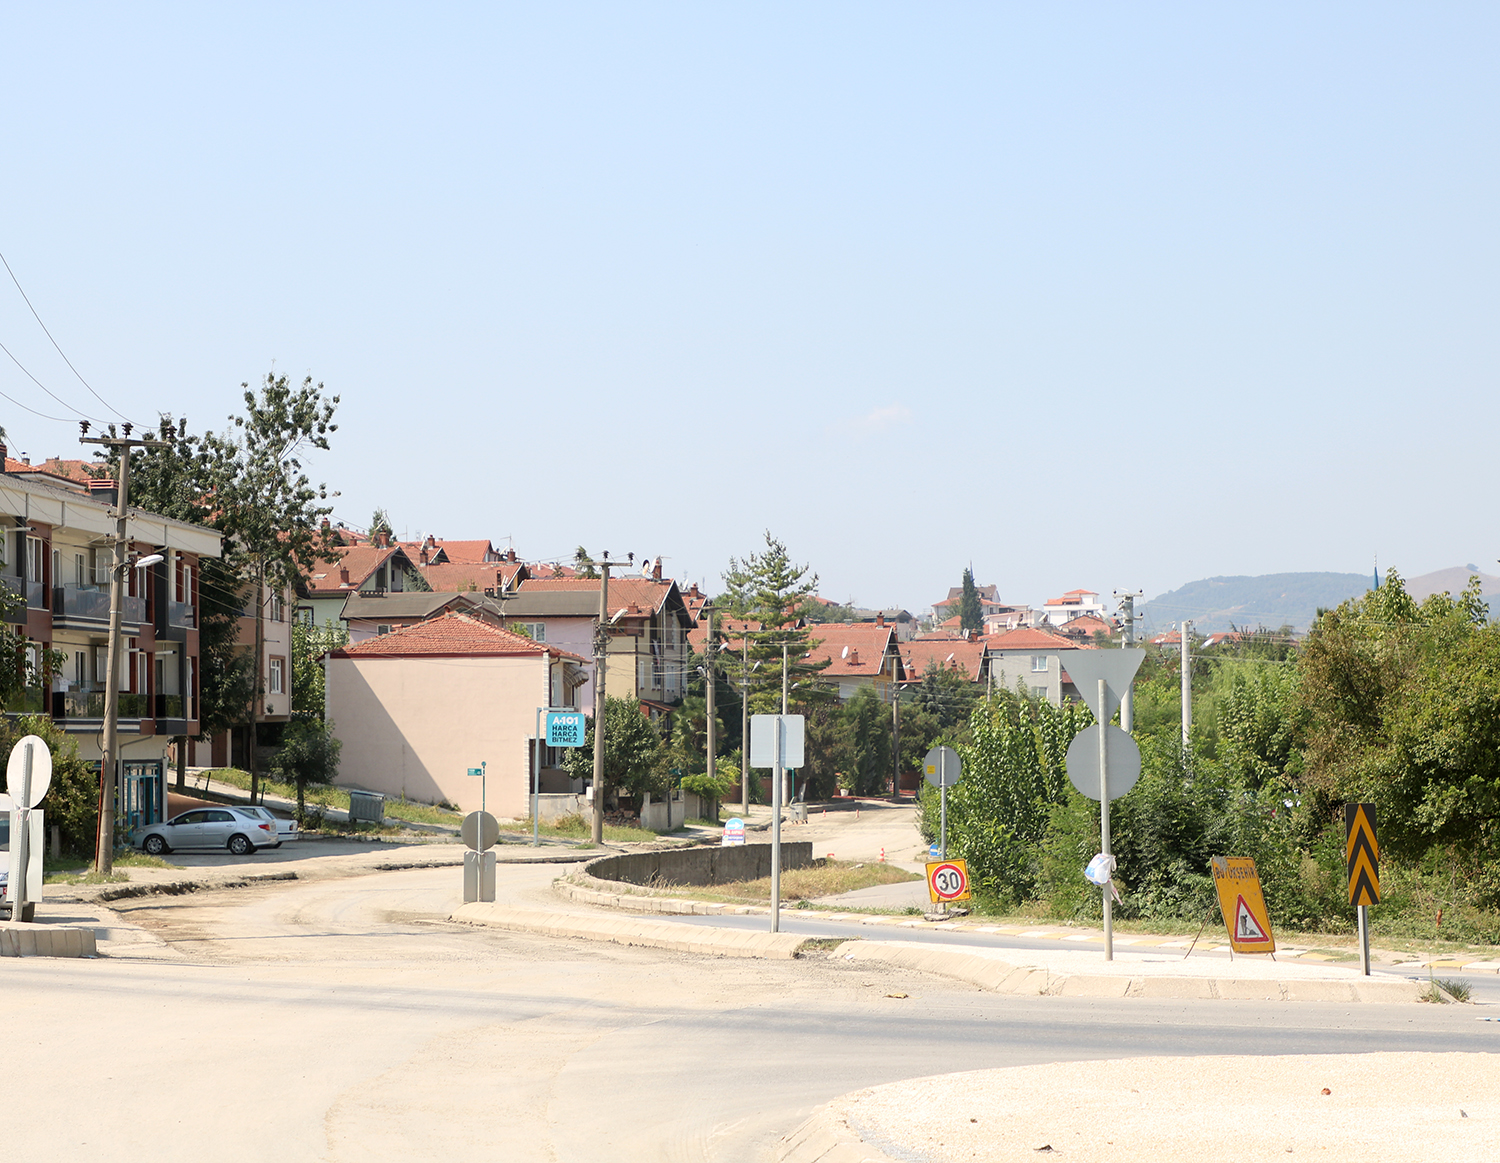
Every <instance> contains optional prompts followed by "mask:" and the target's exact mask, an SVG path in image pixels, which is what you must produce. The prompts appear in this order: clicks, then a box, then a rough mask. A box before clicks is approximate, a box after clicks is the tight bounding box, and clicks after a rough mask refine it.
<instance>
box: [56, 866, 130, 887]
mask: <svg viewBox="0 0 1500 1163" xmlns="http://www.w3.org/2000/svg"><path fill="white" fill-rule="evenodd" d="M129 879H130V873H128V872H111V873H109V874H108V875H107V876H104V875H100V874H99V873H97V872H95V871H94V870H93V869H92V868H90V869H87V870H84V871H77V872H49V873H47V874H46V875H45V876H43V877H42V883H43V884H120V883H121V882H123V881H127V880H129Z"/></svg>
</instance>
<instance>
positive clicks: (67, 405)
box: [0, 343, 103, 424]
mask: <svg viewBox="0 0 1500 1163" xmlns="http://www.w3.org/2000/svg"><path fill="white" fill-rule="evenodd" d="M0 351H3V352H5V354H6V355H8V356H10V362H11V363H13V364H15V365H16V366H17V367H18V368H20V369H21V371H22V372H23V373H25V375H26V378H27V379H29V380H30V381H31V382H32V383H34V384H35V385H36V386H37V387H39V388H41V389H42V391H44V392H46V393H47V395H49V396H51V397H52V398H53V399H54V400H56V401H57V402H58V403H59V404H61V405H62V406H63V407H64V408H67V409H70V410H71V411H74V412H78V409H77V408H74V407H73V405H72V404H70V403H68V402H67V401H66V400H64V399H63V398H62V397H61V396H59V395H58V394H57V393H56V392H54V391H53V390H52V389H51V388H49V387H48V386H47V385H46V384H44V383H42V381H41V380H39V379H37V378H36V376H34V375H32V374H31V371H30V369H28V368H27V366H26V365H25V364H24V363H22V362H21V361H20V360H18V359H17V358H16V356H15V353H14V352H12V351H11V349H10V348H8V347H6V346H5V344H3V343H0ZM5 398H6V399H7V400H10V402H11V403H12V404H15V405H17V406H19V407H22V408H26V410H27V411H28V412H31V413H32V414H34V415H37V416H41V417H42V419H43V420H59V421H61V422H62V423H64V424H71V423H72V420H71V418H66V417H62V416H48V415H46V414H44V413H42V412H38V411H37V410H36V409H35V408H27V407H26V405H25V404H22V403H21V401H19V400H15V399H12V398H11V397H10V396H6V397H5ZM78 414H79V415H80V416H83V417H84V418H85V419H88V420H94V421H96V422H98V423H101V424H102V423H103V421H102V420H99V417H97V416H90V415H89V414H88V413H87V412H78Z"/></svg>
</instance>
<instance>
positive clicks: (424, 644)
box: [332, 610, 584, 662]
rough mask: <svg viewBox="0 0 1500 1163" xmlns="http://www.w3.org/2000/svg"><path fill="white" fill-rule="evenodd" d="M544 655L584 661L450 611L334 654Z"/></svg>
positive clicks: (410, 655) (378, 656)
mask: <svg viewBox="0 0 1500 1163" xmlns="http://www.w3.org/2000/svg"><path fill="white" fill-rule="evenodd" d="M542 655H551V656H552V657H553V658H567V659H571V660H573V661H575V662H582V661H584V660H583V659H582V658H579V657H578V655H576V654H569V653H568V652H567V651H564V650H558V649H557V648H556V647H549V646H547V645H545V644H544V643H540V642H533V641H532V640H531V639H530V638H527V637H525V636H524V635H521V634H513V633H511V632H510V631H509V630H502V629H501V628H500V627H499V626H495V625H493V624H491V623H489V622H482V621H480V620H479V619H478V618H471V617H469V616H468V615H466V614H459V613H455V612H453V611H451V610H450V611H449V612H447V613H445V614H443V615H441V616H439V617H436V618H428V619H427V620H426V621H423V622H415V623H413V624H412V625H410V626H403V627H402V628H401V629H399V630H393V631H391V632H390V633H389V634H382V635H380V636H379V637H376V638H366V639H365V640H364V641H363V642H356V643H355V644H354V645H353V646H346V647H344V648H343V649H341V650H335V651H333V653H332V657H333V658H455V657H471V658H524V657H540V656H542Z"/></svg>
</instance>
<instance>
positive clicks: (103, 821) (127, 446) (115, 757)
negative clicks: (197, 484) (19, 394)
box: [53, 420, 166, 876]
mask: <svg viewBox="0 0 1500 1163" xmlns="http://www.w3.org/2000/svg"><path fill="white" fill-rule="evenodd" d="M81 427H82V429H83V435H82V437H80V443H82V444H102V445H105V446H106V447H108V448H112V449H114V450H115V451H117V452H118V453H119V455H120V467H119V476H118V477H117V478H116V481H117V488H118V492H119V496H117V497H116V498H115V504H116V519H115V551H114V557H113V559H112V563H111V565H110V570H109V649H108V652H107V653H106V656H105V664H104V669H105V672H106V673H105V679H104V738H103V740H102V741H101V743H100V745H99V832H98V836H97V840H96V844H97V846H96V849H95V853H94V870H95V871H96V872H98V873H99V874H100V875H102V876H108V875H109V874H110V873H112V872H113V871H114V867H115V797H116V795H117V794H118V785H119V781H120V780H119V771H118V768H119V765H120V661H121V658H120V656H121V655H122V654H123V653H124V651H123V649H122V647H123V646H124V636H123V633H122V623H123V621H124V607H125V594H124V589H125V555H126V552H127V549H128V547H129V537H130V534H129V529H128V524H129V508H128V504H129V500H130V450H131V449H133V448H159V447H161V446H162V445H163V444H165V443H166V442H165V441H162V440H132V439H131V438H130V429H131V426H130V425H129V424H126V425H125V426H124V433H125V435H124V436H90V435H89V434H88V433H89V425H88V421H87V420H85V421H82V422H81ZM56 580H57V579H55V578H54V579H53V581H54V582H55V581H56Z"/></svg>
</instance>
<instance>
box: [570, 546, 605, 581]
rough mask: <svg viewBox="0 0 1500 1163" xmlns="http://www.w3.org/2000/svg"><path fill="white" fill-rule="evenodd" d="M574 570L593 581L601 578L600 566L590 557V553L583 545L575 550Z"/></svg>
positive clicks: (580, 575)
mask: <svg viewBox="0 0 1500 1163" xmlns="http://www.w3.org/2000/svg"><path fill="white" fill-rule="evenodd" d="M573 568H574V569H575V570H577V571H578V576H579V577H582V578H589V579H593V578H596V577H598V576H599V567H598V564H597V563H596V562H595V561H594V559H593V558H592V557H590V556H589V551H588V550H587V549H585V548H584V547H583V546H581V545H580V546H579V547H578V548H577V549H575V550H573Z"/></svg>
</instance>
